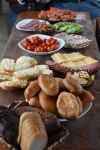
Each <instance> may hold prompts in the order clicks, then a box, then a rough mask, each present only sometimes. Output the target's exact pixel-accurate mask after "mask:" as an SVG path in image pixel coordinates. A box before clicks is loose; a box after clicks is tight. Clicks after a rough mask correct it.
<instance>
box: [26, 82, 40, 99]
mask: <svg viewBox="0 0 100 150" xmlns="http://www.w3.org/2000/svg"><path fill="white" fill-rule="evenodd" d="M39 91H40V86H39V84H38V80H35V81H34V82H33V83H32V84H30V85H29V86H28V87H27V88H26V89H25V91H24V96H25V98H26V99H27V100H28V101H29V100H30V99H31V98H32V97H34V96H35V95H36V94H37V93H38V92H39Z"/></svg>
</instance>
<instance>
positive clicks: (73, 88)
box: [63, 76, 83, 95]
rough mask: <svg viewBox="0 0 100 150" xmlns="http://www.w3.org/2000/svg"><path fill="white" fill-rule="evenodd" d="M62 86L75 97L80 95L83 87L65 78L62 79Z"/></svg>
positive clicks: (73, 80)
mask: <svg viewBox="0 0 100 150" xmlns="http://www.w3.org/2000/svg"><path fill="white" fill-rule="evenodd" d="M63 84H64V86H65V87H66V88H67V90H69V91H70V92H71V93H73V94H75V95H80V94H81V93H82V91H83V87H82V86H81V85H80V84H79V82H78V81H76V80H75V79H73V78H71V77H67V76H66V78H64V79H63Z"/></svg>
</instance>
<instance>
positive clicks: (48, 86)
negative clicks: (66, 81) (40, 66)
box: [38, 74, 59, 96]
mask: <svg viewBox="0 0 100 150" xmlns="http://www.w3.org/2000/svg"><path fill="white" fill-rule="evenodd" d="M38 83H39V86H40V87H41V89H42V91H43V92H45V93H46V94H47V95H49V96H57V95H58V93H59V84H58V82H57V80H56V79H55V78H54V77H53V76H52V75H48V74H41V75H40V76H39V77H38Z"/></svg>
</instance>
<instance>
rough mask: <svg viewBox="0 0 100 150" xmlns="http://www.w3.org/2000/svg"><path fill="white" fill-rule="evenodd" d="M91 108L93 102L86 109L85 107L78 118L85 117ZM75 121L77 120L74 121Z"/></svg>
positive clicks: (63, 120)
mask: <svg viewBox="0 0 100 150" xmlns="http://www.w3.org/2000/svg"><path fill="white" fill-rule="evenodd" d="M91 107H92V102H91V103H90V104H89V105H87V106H86V107H84V109H83V112H82V114H81V115H79V116H78V117H77V118H81V117H82V116H84V115H85V114H86V113H87V112H88V111H89V110H90V109H91ZM59 120H60V121H61V122H65V121H69V120H67V119H59ZM73 120H75V119H73Z"/></svg>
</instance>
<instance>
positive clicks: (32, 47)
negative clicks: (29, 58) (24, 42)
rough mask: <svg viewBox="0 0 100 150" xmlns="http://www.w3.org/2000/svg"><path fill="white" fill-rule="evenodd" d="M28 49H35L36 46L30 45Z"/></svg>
mask: <svg viewBox="0 0 100 150" xmlns="http://www.w3.org/2000/svg"><path fill="white" fill-rule="evenodd" d="M27 49H28V50H29V51H34V49H35V47H34V46H33V45H29V46H28V47H27Z"/></svg>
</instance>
